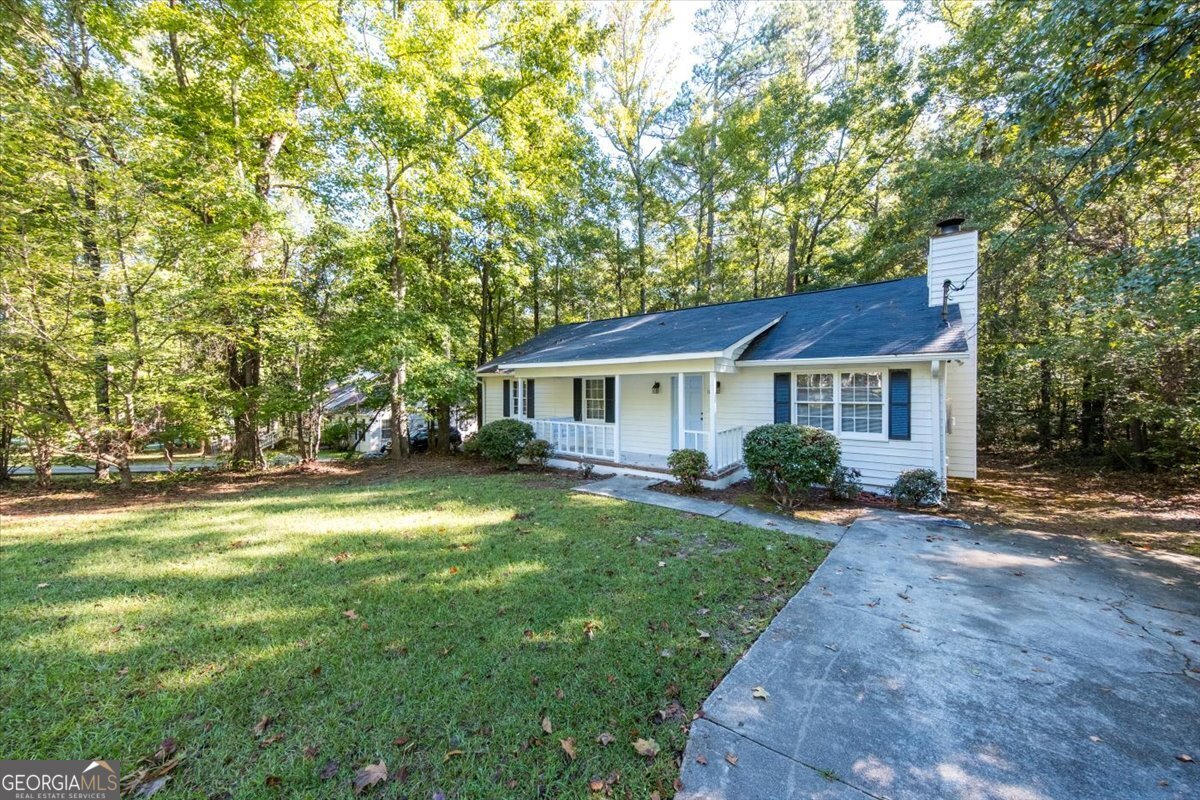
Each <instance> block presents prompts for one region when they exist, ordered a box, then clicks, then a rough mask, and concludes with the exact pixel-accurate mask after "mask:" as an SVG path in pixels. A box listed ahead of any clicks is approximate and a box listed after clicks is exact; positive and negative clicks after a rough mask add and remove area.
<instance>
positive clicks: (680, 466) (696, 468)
mask: <svg viewBox="0 0 1200 800" xmlns="http://www.w3.org/2000/svg"><path fill="white" fill-rule="evenodd" d="M667 466H668V467H670V468H671V474H672V475H674V476H675V477H676V478H677V479H678V480H679V484H680V485H681V486H682V487H683V490H684V491H685V492H697V491H699V490H700V479H701V478H703V477H704V473H706V472H708V456H707V455H705V454H704V452H703V451H700V450H691V449H688V448H686V447H685V448H683V449H682V450H674V451H672V452H671V455H669V456H667Z"/></svg>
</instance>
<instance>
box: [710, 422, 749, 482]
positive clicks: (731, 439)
mask: <svg viewBox="0 0 1200 800" xmlns="http://www.w3.org/2000/svg"><path fill="white" fill-rule="evenodd" d="M745 438H746V429H745V428H744V427H742V426H741V425H738V426H737V427H735V428H726V429H725V430H723V431H717V463H716V464H714V465H713V468H714V469H715V470H717V471H718V472H719V471H720V470H723V469H725V468H726V467H732V466H733V465H734V464H740V463H742V442H743V440H744V439H745Z"/></svg>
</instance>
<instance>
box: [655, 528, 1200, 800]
mask: <svg viewBox="0 0 1200 800" xmlns="http://www.w3.org/2000/svg"><path fill="white" fill-rule="evenodd" d="M1198 670H1200V559H1189V558H1187V557H1184V556H1170V555H1165V554H1160V555H1152V554H1146V553H1140V552H1137V551H1133V550H1129V549H1118V548H1113V547H1107V546H1103V545H1095V544H1091V543H1088V542H1084V541H1081V540H1076V539H1069V538H1063V537H1048V536H1038V535H1032V534H1018V533H1012V534H986V533H982V532H976V531H970V530H962V529H958V528H953V527H948V526H945V525H941V524H936V523H935V522H931V521H930V520H929V518H919V517H917V518H914V517H912V516H904V515H899V514H889V513H883V512H879V513H872V514H870V515H868V516H866V517H864V518H862V519H860V521H859V522H856V523H855V524H854V525H853V526H851V528H850V529H849V531H848V532H847V533H846V535H845V537H843V538H842V541H841V543H840V544H838V546H837V547H836V548H835V549H834V551H833V553H832V554H831V555H830V557H829V558H828V559H827V560H826V561H825V563H824V564H823V565H822V566H821V568H820V569H819V570H818V571H817V572H816V573H815V574H814V575H813V577H812V579H811V580H810V582H809V584H808V585H807V586H806V587H805V588H804V589H803V590H802V591H801V592H800V593H799V594H797V596H796V597H795V598H793V599H792V601H791V602H790V603H789V604H788V605H787V607H786V608H785V609H784V610H783V611H782V612H781V613H780V614H779V616H778V617H777V618H776V619H775V620H774V622H772V623H771V625H770V626H769V627H768V629H767V630H766V632H764V634H763V635H762V636H761V637H760V638H759V640H758V642H756V643H755V644H754V646H753V647H752V648H751V649H750V651H749V652H748V653H747V654H746V656H745V657H744V658H743V659H742V660H741V661H740V662H739V663H738V664H737V665H736V666H735V667H734V669H733V670H732V671H731V672H730V674H729V675H728V676H727V677H726V679H725V680H724V681H723V682H722V683H721V684H720V686H719V687H718V688H717V689H716V691H715V692H714V693H713V694H712V696H711V697H710V698H709V699H708V701H707V702H706V703H705V705H704V710H703V713H704V718H703V719H699V720H696V721H695V722H693V725H692V728H691V738H690V739H689V742H688V746H687V751H686V753H685V754H684V760H683V770H682V775H681V778H682V781H683V784H684V789H683V791H682V792H680V793H679V795H677V797H678V798H679V800H702V799H703V800H779V799H780V798H848V799H853V800H863V798H929V800H934V799H935V798H936V800H988V799H989V798H997V799H1001V800H1051V798H1053V800H1068V799H1071V798H1078V800H1102V799H1107V798H1112V799H1113V800H1137V799H1138V798H1147V800H1151V799H1152V800H1182V799H1183V798H1196V797H1200V671H1198ZM759 686H761V687H763V688H764V689H765V690H766V691H767V693H768V694H769V697H768V698H767V699H765V700H764V699H756V698H755V697H753V696H752V692H753V690H754V688H755V687H759ZM727 755H730V756H731V758H736V762H737V763H736V765H733V764H731V763H730V761H729V760H727V758H726V756H727ZM1180 755H1186V756H1191V757H1192V758H1194V759H1195V761H1194V762H1192V763H1187V762H1186V761H1184V760H1180V759H1179V758H1177V757H1178V756H1180ZM698 760H703V761H706V762H707V763H706V764H704V765H702V764H701V763H699V761H698Z"/></svg>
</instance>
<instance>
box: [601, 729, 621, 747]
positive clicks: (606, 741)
mask: <svg viewBox="0 0 1200 800" xmlns="http://www.w3.org/2000/svg"><path fill="white" fill-rule="evenodd" d="M616 740H617V737H615V736H613V735H612V734H611V733H609V732H608V731H605V732H604V733H602V734H600V735H599V736H597V737H596V741H597V742H599V743H600V746H601V747H608V746H609V745H610V744H612V743H613V742H615V741H616Z"/></svg>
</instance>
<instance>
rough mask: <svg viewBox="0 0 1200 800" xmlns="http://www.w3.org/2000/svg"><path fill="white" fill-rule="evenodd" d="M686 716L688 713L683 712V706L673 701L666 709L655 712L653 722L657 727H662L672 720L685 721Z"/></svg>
mask: <svg viewBox="0 0 1200 800" xmlns="http://www.w3.org/2000/svg"><path fill="white" fill-rule="evenodd" d="M686 714H687V712H686V711H684V710H683V706H681V705H679V701H678V700H672V701H671V702H670V703H668V704H667V707H666V708H660V709H659V710H658V711H655V712H654V717H653V722H654V723H655V724H656V725H661V724H663V723H664V722H670V721H671V720H676V719H683V718H684V716H686Z"/></svg>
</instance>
